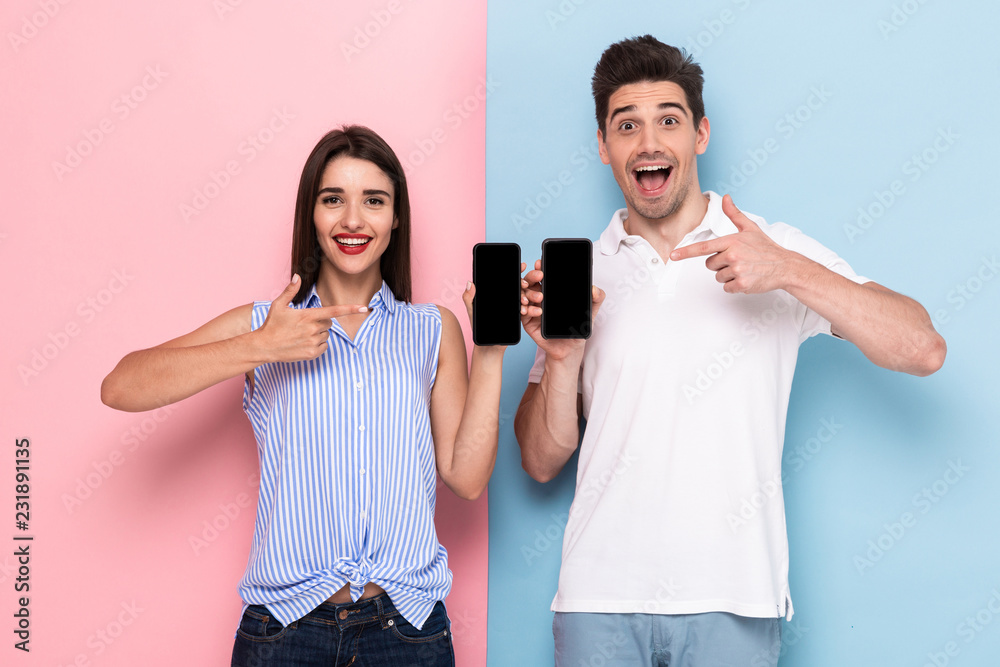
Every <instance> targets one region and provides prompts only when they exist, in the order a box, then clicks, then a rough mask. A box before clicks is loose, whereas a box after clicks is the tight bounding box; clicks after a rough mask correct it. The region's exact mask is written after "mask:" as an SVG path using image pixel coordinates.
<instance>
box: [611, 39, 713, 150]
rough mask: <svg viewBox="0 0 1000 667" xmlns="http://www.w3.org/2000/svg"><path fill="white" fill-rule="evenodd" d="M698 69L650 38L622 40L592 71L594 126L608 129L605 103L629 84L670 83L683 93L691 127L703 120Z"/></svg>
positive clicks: (682, 54)
mask: <svg viewBox="0 0 1000 667" xmlns="http://www.w3.org/2000/svg"><path fill="white" fill-rule="evenodd" d="M703 74H704V73H703V72H702V70H701V66H699V65H698V63H696V62H694V60H692V59H691V56H690V55H688V54H687V53H686V52H685V51H683V50H682V49H678V48H677V47H674V46H670V45H669V44H664V43H663V42H661V41H660V40H658V39H656V38H655V37H653V36H652V35H643V36H642V37H632V38H630V39H624V40H622V41H620V42H618V43H616V44H612V45H611V46H609V47H608V48H607V49H606V50H605V51H604V53H603V54H601V59H600V60H599V61H598V62H597V67H595V68H594V78H593V79H592V80H591V90H593V92H594V104H595V106H596V107H597V126H598V127H599V128H600V129H601V134H602V135H603V134H604V133H605V132H606V130H607V128H605V126H604V125H605V123H606V122H607V118H608V100H609V99H611V96H612V95H613V94H614V92H615V91H616V90H618V89H619V88H621V87H622V86H626V85H628V84H630V83H641V82H643V81H651V82H655V81H671V82H673V83H676V84H677V85H678V86H680V87H681V90H683V91H684V95H685V97H686V98H687V103H688V106H689V107H690V108H691V115H692V116H693V117H694V124H695V125H697V124H698V123H700V122H701V119H702V118H704V117H705V103H704V101H702V98H701V90H702V87H703V86H704V84H705V79H704V76H703Z"/></svg>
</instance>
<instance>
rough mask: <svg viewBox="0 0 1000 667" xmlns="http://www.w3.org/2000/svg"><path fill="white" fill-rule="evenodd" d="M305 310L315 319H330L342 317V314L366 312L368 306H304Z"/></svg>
mask: <svg viewBox="0 0 1000 667" xmlns="http://www.w3.org/2000/svg"><path fill="white" fill-rule="evenodd" d="M306 310H308V311H309V314H310V315H312V316H313V317H315V318H316V319H317V320H330V319H333V318H336V317H343V316H344V315H355V314H357V313H366V312H368V306H361V305H357V304H355V305H351V306H320V307H319V308H306Z"/></svg>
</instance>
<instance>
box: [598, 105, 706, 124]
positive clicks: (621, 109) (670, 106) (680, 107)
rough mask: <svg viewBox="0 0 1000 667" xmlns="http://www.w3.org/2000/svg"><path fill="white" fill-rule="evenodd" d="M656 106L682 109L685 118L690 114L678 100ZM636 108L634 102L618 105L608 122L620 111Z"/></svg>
mask: <svg viewBox="0 0 1000 667" xmlns="http://www.w3.org/2000/svg"><path fill="white" fill-rule="evenodd" d="M656 108H657V109H680V111H681V113H683V114H684V117H685V118H686V117H687V115H688V110H687V109H685V108H684V105H682V104H678V103H677V102H660V103H659V104H657V105H656ZM635 110H636V106H635V105H634V104H630V105H628V106H627V107H618V108H617V109H615V110H614V111H612V112H611V118H610V119H609V120H608V122H609V123H610V122H611V121H613V120H614V119H615V116H617V115H618V114H620V113H631V112H633V111H635Z"/></svg>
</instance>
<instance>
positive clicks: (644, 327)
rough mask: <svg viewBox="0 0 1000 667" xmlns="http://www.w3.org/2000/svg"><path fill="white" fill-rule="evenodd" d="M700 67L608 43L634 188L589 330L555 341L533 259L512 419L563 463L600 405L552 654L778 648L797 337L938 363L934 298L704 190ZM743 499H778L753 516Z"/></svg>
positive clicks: (682, 666) (622, 160)
mask: <svg viewBox="0 0 1000 667" xmlns="http://www.w3.org/2000/svg"><path fill="white" fill-rule="evenodd" d="M702 83H703V79H702V70H701V68H700V67H699V66H698V65H697V64H695V63H693V62H692V61H691V59H690V57H685V55H684V54H683V53H682V52H680V51H679V50H677V49H675V48H674V47H671V46H667V45H665V44H663V43H661V42H659V41H657V40H656V39H654V38H653V37H651V36H648V35H647V36H644V37H639V38H635V39H628V40H624V41H622V42H619V43H617V44H614V45H612V46H611V47H609V48H608V49H607V51H605V52H604V54H603V55H602V57H601V59H600V61H599V62H598V64H597V67H596V69H595V72H594V77H593V93H594V100H595V104H596V107H597V122H598V128H599V129H598V132H597V137H598V142H599V148H600V154H601V159H602V161H603V162H604V163H605V164H608V165H610V166H611V170H612V172H613V174H614V177H615V180H616V181H617V182H618V186H619V187H620V188H621V191H622V194H623V195H624V197H625V204H626V206H625V209H623V210H620V211H618V212H616V213H615V214H614V216H613V217H612V219H611V224H610V225H609V226H608V228H607V229H606V230H605V231H604V232H603V234H602V235H601V237H600V239H599V240H598V241H597V242H596V243H595V244H594V283H595V286H594V287H593V309H594V326H593V332H592V334H591V337H590V339H589V340H586V341H584V340H565V339H560V340H546V339H544V338H542V337H541V334H540V324H541V322H540V316H541V309H540V303H541V287H540V281H541V278H542V274H541V271H540V270H539V268H540V267H539V264H537V263H536V265H535V270H534V271H531V272H529V273H528V274H527V275H526V276H525V281H524V282H523V283H522V286H523V287H524V288H525V289H524V295H523V297H522V304H523V307H522V322H523V325H524V328H525V331H526V332H527V333H528V334H529V335H530V336H531V337H532V338H533V339H534V340H535V342H536V343H537V344H538V348H539V350H538V355H537V357H536V360H535V365H534V366H533V368H532V370H531V374H530V377H529V380H530V382H529V385H528V388H527V390H526V391H525V393H524V397H523V398H522V400H521V405H520V406H519V408H518V411H517V417H516V420H515V433H516V435H517V439H518V442H519V444H520V447H521V456H522V465H523V466H524V468H525V470H526V471H527V472H528V474H530V475H531V476H532V477H533V478H535V479H536V480H538V481H541V482H544V481H547V480H549V479H552V478H553V477H554V476H555V475H556V474H558V472H559V471H560V470H561V469H562V467H563V466H564V465H565V463H566V461H567V460H568V459H569V458H570V456H571V455H572V453H573V452H574V451H575V449H576V447H577V443H578V442H579V417H580V416H581V415H582V416H583V417H584V418H585V419H586V422H587V427H586V432H585V434H584V438H583V441H582V444H581V445H580V457H579V466H578V472H577V486H576V495H575V497H574V500H573V505H572V508H571V510H570V518H569V521H568V523H567V525H566V533H565V538H564V542H563V555H562V568H561V571H560V576H559V590H558V593H557V594H556V597H555V599H554V600H553V603H552V609H553V611H555V612H556V614H555V620H554V623H553V632H554V634H555V644H556V665H572V666H573V667H577V665H586V664H592V662H591V659H593V658H595V657H596V656H598V655H602V656H604V658H605V659H606V660H607V661H608V664H624V665H633V664H634V665H655V664H668V663H669V665H670V666H671V667H678V666H679V667H701V666H705V665H751V664H752V665H753V667H758V666H759V665H768V664H771V665H773V664H776V663H777V659H778V653H779V648H780V626H779V619H780V618H781V617H787V618H789V619H790V618H791V615H792V605H791V596H790V593H789V589H788V543H787V537H786V534H785V523H784V506H783V501H782V494H781V450H782V442H783V439H784V427H785V417H786V412H787V407H788V396H789V391H790V388H791V381H792V375H793V373H794V368H795V360H796V355H797V351H798V346H799V344H800V343H801V342H802V341H804V340H805V339H806V338H809V337H810V336H813V335H815V334H817V333H827V334H832V335H834V336H837V337H839V338H843V339H846V340H848V341H850V342H851V343H854V344H855V345H857V346H858V348H860V349H861V351H862V352H863V353H864V354H865V355H866V356H867V357H868V358H869V359H870V360H871V361H873V362H874V363H876V364H878V365H879V366H882V367H884V368H889V369H892V370H899V371H904V372H907V373H912V374H915V375H928V374H930V373H933V372H934V371H936V370H937V369H938V368H940V366H941V364H942V363H943V361H944V356H945V344H944V340H943V339H942V338H941V337H940V336H939V335H938V334H937V332H936V331H935V330H934V328H933V326H932V324H931V321H930V318H929V317H928V315H927V312H926V311H925V310H924V309H923V307H921V306H920V304H918V303H917V302H915V301H913V300H912V299H909V298H907V297H905V296H902V295H900V294H897V293H895V292H893V291H891V290H889V289H887V288H885V287H882V286H881V285H877V284H876V283H874V282H871V281H869V280H867V279H866V278H862V277H859V276H857V275H856V274H855V273H854V272H853V271H852V270H851V268H850V266H848V265H847V263H846V262H844V261H843V260H842V259H840V258H839V257H837V256H836V255H835V254H834V253H833V252H831V251H830V250H828V249H826V248H824V247H823V246H821V245H820V244H819V243H817V242H816V241H814V240H812V239H810V238H808V237H806V236H805V235H804V234H802V233H801V232H800V231H798V230H797V229H795V228H793V227H790V226H788V225H785V224H781V223H778V224H772V225H769V224H767V223H766V222H764V220H763V219H761V218H759V217H756V216H752V215H747V214H744V213H742V212H741V211H740V210H739V209H737V208H736V206H735V205H734V204H733V202H732V200H731V199H730V197H729V196H728V195H727V196H725V197H720V196H719V195H717V194H715V193H713V192H708V193H702V191H701V188H700V186H699V182H698V168H697V156H698V155H701V154H702V153H704V152H705V150H706V149H707V147H708V140H709V129H710V128H709V122H708V119H707V118H705V112H704V105H703V102H702ZM697 258H702V259H697ZM706 258H707V259H706ZM751 497H753V498H757V499H759V498H761V497H764V498H767V500H766V502H764V503H763V504H762V505H761V504H760V503H759V502H758V503H757V505H760V507H759V508H758V509H757V512H756V514H754V515H753V516H752V517H750V518H746V517H745V516H742V515H741V514H740V508H741V505H742V503H743V502H744V501H745V500H747V499H749V498H751ZM757 505H754V506H755V507H756V506H757ZM609 653H611V654H613V655H611V656H609V655H608V654H609Z"/></svg>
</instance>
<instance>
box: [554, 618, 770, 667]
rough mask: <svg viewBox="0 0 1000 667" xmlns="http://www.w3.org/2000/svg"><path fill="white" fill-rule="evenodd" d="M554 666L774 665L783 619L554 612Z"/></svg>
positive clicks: (708, 666)
mask: <svg viewBox="0 0 1000 667" xmlns="http://www.w3.org/2000/svg"><path fill="white" fill-rule="evenodd" d="M552 633H553V634H554V635H555V640H556V667H603V666H605V665H630V666H631V665H634V666H635V667H773V666H774V665H777V664H778V656H779V655H780V653H781V619H778V618H748V617H745V616H736V615H735V614H728V613H725V612H709V613H705V614H589V613H580V612H572V613H570V612H556V615H555V618H554V619H553V621H552Z"/></svg>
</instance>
